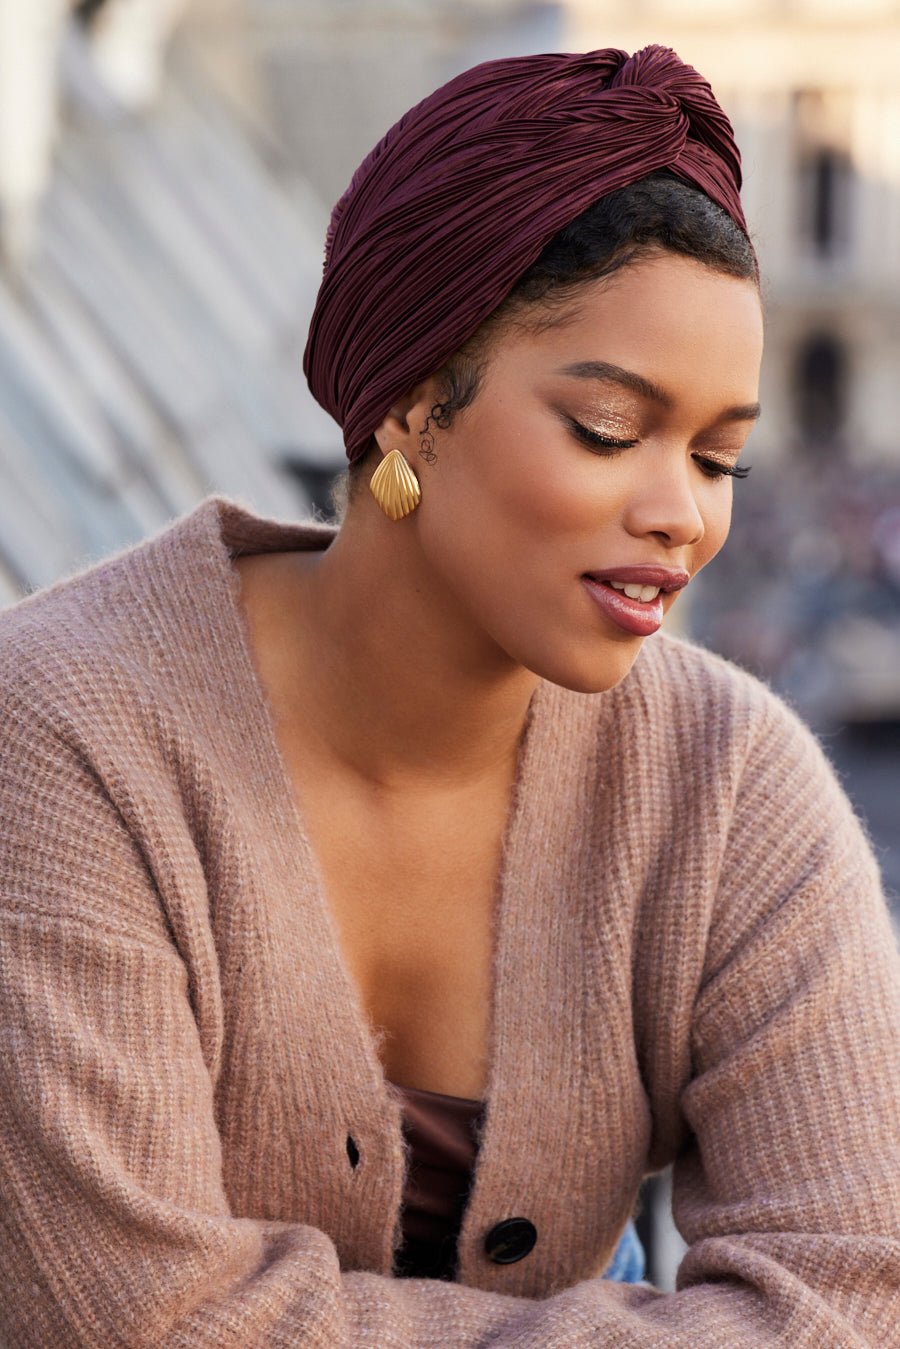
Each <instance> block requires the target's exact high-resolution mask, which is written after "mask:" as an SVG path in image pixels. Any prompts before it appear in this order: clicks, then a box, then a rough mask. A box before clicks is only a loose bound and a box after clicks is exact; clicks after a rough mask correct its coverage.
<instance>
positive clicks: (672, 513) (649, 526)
mask: <svg viewBox="0 0 900 1349" xmlns="http://www.w3.org/2000/svg"><path fill="white" fill-rule="evenodd" d="M698 472H699V470H698V469H697V466H696V465H695V464H694V463H693V461H692V460H690V459H689V458H687V456H683V455H681V454H678V455H676V454H675V453H673V452H669V453H667V454H664V455H659V456H656V457H655V458H654V461H653V463H652V465H651V466H649V468H648V466H647V465H646V463H645V466H644V472H643V473H642V474H641V478H640V481H639V482H637V483H636V484H635V487H634V491H633V492H632V494H631V497H630V498H629V502H628V506H627V509H626V518H625V526H626V528H627V529H628V532H629V533H630V534H633V535H634V536H635V538H646V537H647V535H649V534H652V535H654V536H655V537H656V538H658V539H660V540H661V541H662V542H663V543H665V544H667V545H669V546H671V547H685V546H687V545H689V544H697V543H699V542H700V540H701V539H702V538H703V535H704V533H705V529H706V526H705V524H704V520H703V515H702V513H701V511H700V507H699V506H698V504H697V496H696V484H695V483H694V481H693V476H692V475H694V474H696V473H698Z"/></svg>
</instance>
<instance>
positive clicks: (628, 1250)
mask: <svg viewBox="0 0 900 1349" xmlns="http://www.w3.org/2000/svg"><path fill="white" fill-rule="evenodd" d="M646 1268H647V1262H646V1259H645V1257H644V1248H643V1246H642V1245H641V1239H640V1237H639V1236H638V1234H637V1231H636V1229H635V1226H634V1223H631V1222H630V1223H629V1224H628V1226H627V1227H626V1228H625V1231H624V1232H623V1233H622V1235H621V1237H620V1238H619V1244H618V1246H617V1247H616V1249H615V1251H614V1252H613V1258H612V1259H611V1260H610V1262H609V1264H608V1265H607V1267H606V1269H605V1270H604V1272H603V1278H604V1279H615V1280H616V1282H617V1283H640V1282H641V1280H642V1279H643V1278H644V1274H645V1270H646Z"/></svg>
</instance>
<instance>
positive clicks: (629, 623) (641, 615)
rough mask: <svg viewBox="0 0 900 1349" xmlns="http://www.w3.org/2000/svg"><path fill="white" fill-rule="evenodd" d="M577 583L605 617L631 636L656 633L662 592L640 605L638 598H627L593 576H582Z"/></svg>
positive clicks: (658, 625)
mask: <svg viewBox="0 0 900 1349" xmlns="http://www.w3.org/2000/svg"><path fill="white" fill-rule="evenodd" d="M581 584H582V585H583V586H584V588H585V590H586V591H587V592H588V594H589V595H590V597H591V599H592V600H593V601H594V603H595V604H596V605H597V607H598V608H599V609H600V611H601V613H602V614H603V615H604V617H605V618H607V619H609V621H610V622H611V623H614V624H615V626H616V627H617V628H622V629H623V630H624V631H625V632H629V633H631V634H632V636H635V637H649V636H650V635H651V633H654V632H656V631H657V630H658V629H659V628H660V626H661V624H662V621H663V614H664V609H663V592H662V591H660V593H659V594H658V595H657V597H656V599H655V600H652V601H651V602H650V603H649V604H644V603H642V602H641V601H640V600H632V599H629V598H628V596H627V595H623V594H622V593H621V591H619V590H614V589H613V588H612V586H610V585H604V583H603V582H602V581H598V580H596V579H595V578H594V577H593V576H582V578H581Z"/></svg>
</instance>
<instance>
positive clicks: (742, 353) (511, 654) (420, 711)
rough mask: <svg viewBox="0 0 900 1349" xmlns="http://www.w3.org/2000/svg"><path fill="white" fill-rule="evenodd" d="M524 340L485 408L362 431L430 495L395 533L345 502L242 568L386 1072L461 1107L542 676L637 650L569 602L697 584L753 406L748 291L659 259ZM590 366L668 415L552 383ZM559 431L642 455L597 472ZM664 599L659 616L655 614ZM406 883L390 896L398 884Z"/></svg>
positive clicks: (752, 300) (554, 677)
mask: <svg viewBox="0 0 900 1349" xmlns="http://www.w3.org/2000/svg"><path fill="white" fill-rule="evenodd" d="M554 319H555V320H557V321H556V322H555V323H554V326H553V327H551V328H546V329H544V330H543V331H542V332H539V333H536V332H528V331H525V330H523V329H522V328H520V327H517V328H511V329H509V330H505V331H503V332H501V334H500V336H499V337H498V339H497V341H496V342H495V344H494V345H493V346H492V349H491V355H490V358H489V362H488V366H487V370H486V372H485V376H484V380H483V384H482V387H481V390H480V392H479V393H478V395H477V397H476V398H475V400H474V402H473V403H472V404H470V406H469V407H468V408H466V409H464V410H463V411H462V412H459V413H457V414H456V415H455V416H454V417H453V419H452V423H451V425H450V426H449V427H448V428H446V429H437V430H434V427H433V423H432V425H431V426H430V427H429V431H430V432H432V433H433V436H434V447H433V448H434V454H433V455H431V454H429V456H428V458H427V459H426V458H423V457H422V456H420V455H419V450H420V448H421V433H422V429H423V427H424V426H425V424H426V421H427V418H428V414H429V412H430V411H431V408H432V407H433V405H434V404H435V403H436V402H439V401H440V398H441V393H442V390H441V388H440V387H439V386H438V384H437V383H436V382H435V380H434V379H427V380H424V381H422V383H421V384H420V385H418V386H417V387H416V388H415V389H412V390H410V391H409V392H408V393H407V394H406V395H405V396H404V397H403V398H400V399H398V401H397V402H396V404H395V405H394V406H393V407H392V408H391V409H390V411H389V412H388V413H387V415H386V416H385V418H384V420H383V421H382V423H381V424H380V426H379V427H378V428H377V430H376V432H375V435H376V439H377V442H378V445H379V447H380V448H381V450H382V453H387V452H388V451H389V450H391V449H393V448H397V449H399V450H400V451H401V452H402V453H403V454H404V456H405V457H406V459H407V461H408V462H409V463H410V464H411V465H412V466H413V468H414V470H415V472H416V473H417V475H418V477H419V479H420V482H421V486H422V500H421V502H420V504H419V506H418V507H417V508H416V509H415V510H414V511H413V512H412V513H411V514H410V515H408V516H407V517H406V518H404V519H403V520H401V521H398V522H395V521H392V520H390V519H388V518H387V517H386V516H385V515H384V514H383V513H382V511H381V510H380V508H379V507H378V505H377V503H376V502H375V500H374V498H373V497H372V495H371V493H370V492H369V490H368V488H367V486H366V484H365V483H364V482H363V483H361V484H360V487H361V490H360V491H358V492H357V493H356V494H355V495H354V497H353V500H352V502H351V505H350V508H349V511H348V513H347V517H346V519H345V521H344V524H343V526H342V528H341V530H340V532H339V534H338V536H337V538H336V539H335V540H334V542H333V543H332V544H331V545H330V547H329V548H328V549H327V550H325V551H324V552H287V553H274V554H259V555H256V556H249V557H246V558H243V559H239V560H238V561H237V562H236V566H237V567H238V569H239V571H240V573H241V580H242V602H243V604H244V607H245V610H246V613H247V617H248V622H249V627H250V632H251V640H252V644H253V648H254V655H255V658H256V661H257V665H258V670H259V674H260V678H261V681H262V684H263V686H264V688H265V690H266V693H267V696H268V699H269V702H270V705H271V709H272V713H273V722H274V724H275V727H276V733H277V736H278V739H279V744H280V748H281V751H282V754H283V756H284V759H285V762H286V765H287V768H288V771H289V773H290V775H291V777H292V780H293V785H294V788H295V792H296V795H297V798H298V801H299V803H300V806H301V813H302V815H303V818H304V823H305V827H306V830H307V833H308V836H309V838H310V840H311V845H312V847H313V851H314V853H315V855H316V857H317V860H318V863H319V866H320V869H321V873H322V877H323V885H324V890H325V893H326V894H327V896H328V902H329V906H330V908H331V909H332V912H333V913H334V915H335V918H336V921H337V924H338V930H339V935H340V941H341V948H342V952H343V956H344V959H345V961H346V964H347V967H348V969H349V971H350V974H351V977H352V979H353V982H354V983H355V985H356V987H357V989H358V991H359V995H360V998H361V1002H362V1004H363V1007H364V1010H365V1013H366V1015H367V1017H368V1020H369V1023H370V1025H371V1026H372V1027H373V1029H374V1031H375V1033H376V1038H377V1040H378V1051H379V1054H380V1057H381V1061H382V1065H383V1067H384V1069H385V1073H386V1075H387V1076H388V1077H389V1078H390V1079H391V1080H393V1081H395V1082H399V1083H401V1084H403V1085H406V1086H418V1087H422V1088H424V1089H426V1090H429V1091H436V1092H443V1093H446V1094H448V1095H455V1096H462V1097H467V1098H470V1099H477V1098H480V1097H482V1096H483V1094H484V1091H485V1085H486V1072H487V1062H488V1043H489V1034H490V1024H491V1012H492V1007H491V990H492V979H491V966H490V953H491V941H492V932H493V919H494V913H493V904H494V880H495V877H496V873H497V866H498V861H499V850H500V843H501V839H502V834H503V828H504V824H505V821H506V819H507V813H508V807H509V800H510V788H511V785H512V782H513V780H514V775H515V767H516V759H517V751H518V746H519V742H520V738H521V732H522V727H523V724H524V720H525V716H526V712H527V707H528V702H529V699H530V697H531V694H532V692H533V690H534V688H535V686H536V684H537V682H538V680H539V679H540V678H544V679H548V680H550V681H552V682H555V683H557V684H561V685H563V686H565V687H567V688H570V689H574V690H579V691H583V692H589V693H597V692H602V691H604V690H606V689H609V688H611V687H613V686H614V685H615V684H617V683H618V682H619V681H620V680H621V679H622V678H623V677H624V676H625V675H626V674H627V673H628V671H629V669H630V668H631V666H632V665H633V663H634V660H635V658H636V656H637V654H638V651H639V649H640V646H641V643H642V642H643V641H653V640H654V637H653V636H650V637H638V636H634V635H631V634H629V633H627V632H624V631H623V630H622V629H621V628H619V627H617V626H616V625H614V624H613V623H612V622H611V621H610V620H609V619H608V618H607V617H606V616H605V614H604V613H603V612H602V611H601V610H600V608H599V607H598V606H597V604H596V603H595V601H594V600H593V599H592V598H591V596H590V594H589V593H588V590H587V589H586V587H585V585H584V584H583V583H582V581H581V579H580V578H581V575H582V573H583V572H585V571H586V570H602V569H605V568H608V567H614V566H627V565H629V564H635V563H640V562H646V563H658V564H661V565H663V566H667V567H673V568H675V567H682V568H684V569H685V570H687V571H688V572H689V573H691V575H694V574H696V572H698V571H699V570H700V568H701V567H704V566H706V565H707V563H708V562H710V561H711V559H712V558H713V557H714V556H715V554H716V553H717V552H718V550H719V549H720V548H721V547H722V544H723V543H724V542H725V538H726V536H727V533H728V528H729V523H730V518H731V497H732V486H731V481H730V479H728V478H727V477H723V478H719V479H713V478H711V477H709V476H708V475H707V473H705V472H704V471H703V469H702V468H701V467H700V466H699V465H698V463H697V462H696V458H695V456H696V455H698V454H702V455H703V456H704V457H705V458H710V459H717V460H718V461H719V462H722V463H726V464H735V463H736V462H737V460H738V456H739V453H740V450H741V447H742V445H743V443H744V441H745V440H746V438H747V436H748V434H749V431H750V429H751V426H752V418H750V417H749V416H746V415H745V416H743V417H742V418H741V419H735V418H734V417H733V416H730V415H727V414H728V413H729V410H732V409H734V408H735V407H737V406H744V407H745V410H746V405H748V404H753V403H755V401H756V398H757V386H758V379H759V366H760V357H761V352H762V315H761V307H760V300H759V296H758V292H757V290H756V288H755V287H754V285H753V284H752V283H750V282H747V281H743V280H738V279H735V278H733V277H729V276H723V275H721V274H719V273H716V272H713V271H711V270H710V269H708V268H706V267H704V266H702V265H701V264H699V263H695V262H692V261H689V260H686V259H684V258H680V257H677V256H675V255H672V254H664V255H661V256H658V257H653V258H650V259H646V260H643V261H641V262H640V263H636V264H631V265H629V266H628V267H627V268H624V269H622V270H621V271H619V272H618V273H616V274H614V275H613V276H612V277H611V278H607V279H605V280H603V281H601V282H597V283H593V284H591V285H589V286H586V287H584V288H583V289H581V290H580V291H579V293H578V295H577V297H576V298H575V299H573V301H572V303H570V304H568V305H567V306H566V308H565V309H564V310H562V311H554ZM586 361H591V362H598V361H602V362H608V363H612V364H614V365H616V366H618V367H622V368H624V369H626V370H629V371H631V372H634V373H636V374H638V375H640V376H641V377H642V378H643V379H644V380H649V381H652V382H653V383H654V384H655V385H658V386H659V387H660V389H661V390H662V391H664V392H665V396H666V401H665V402H661V401H660V400H659V399H657V398H650V397H646V396H642V395H641V394H639V393H638V392H635V391H634V390H633V389H627V388H625V387H623V386H622V385H621V384H620V383H612V382H609V381H597V380H594V379H585V378H580V377H576V376H573V375H565V374H560V373H557V372H558V371H559V370H560V368H561V367H564V366H567V365H570V364H572V363H576V362H586ZM567 418H569V419H575V420H577V421H579V422H582V423H584V424H585V425H587V426H588V427H590V428H592V429H593V430H595V431H598V432H602V433H603V434H605V435H608V436H611V437H614V438H616V439H620V438H621V439H627V440H629V441H632V440H633V441H634V442H635V443H634V444H633V445H632V446H631V447H630V448H628V449H625V450H622V451H621V452H619V453H617V454H615V455H614V456H613V457H606V456H604V455H601V454H598V453H597V452H596V451H595V450H594V449H592V448H590V447H589V446H588V445H586V444H585V443H583V441H581V440H579V439H578V438H577V437H576V435H575V434H574V433H573V430H572V428H571V425H570V424H569V422H567V420H566V419H567ZM678 602H679V601H678V596H677V595H671V596H669V597H668V598H667V599H666V600H665V607H666V609H668V608H671V607H672V605H673V604H676V603H678ZM398 877H402V881H403V883H402V885H398V883H397V881H398Z"/></svg>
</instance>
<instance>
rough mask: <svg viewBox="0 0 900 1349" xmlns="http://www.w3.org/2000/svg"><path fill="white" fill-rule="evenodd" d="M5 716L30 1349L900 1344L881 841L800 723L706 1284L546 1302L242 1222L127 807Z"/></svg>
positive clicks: (78, 762)
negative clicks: (873, 842) (390, 1270)
mask: <svg viewBox="0 0 900 1349" xmlns="http://www.w3.org/2000/svg"><path fill="white" fill-rule="evenodd" d="M2 711H3V729H2V733H0V820H2V829H0V1268H2V1270H3V1277H2V1279H0V1342H5V1344H6V1345H7V1346H9V1349H48V1347H49V1346H53V1349H66V1347H67V1346H73V1347H74V1346H84V1347H85V1349H112V1347H114V1346H127V1349H140V1346H148V1349H149V1347H150V1346H152V1347H153V1349H175V1347H176V1346H178V1349H182V1347H183V1349H206V1347H208V1349H212V1347H213V1346H215V1347H216V1349H222V1347H223V1346H229V1345H231V1346H235V1347H240V1349H250V1347H251V1346H259V1347H260V1349H262V1346H266V1349H280V1347H283V1349H287V1346H298V1345H304V1346H321V1349H340V1347H341V1346H355V1345H363V1344H366V1345H372V1346H377V1347H378V1349H388V1347H389V1346H396V1347H397V1349H407V1347H409V1349H412V1347H413V1346H421V1347H423V1349H424V1347H425V1346H434V1345H442V1346H444V1345H446V1346H451V1345H453V1346H461V1347H462V1346H470V1347H471V1349H474V1347H475V1346H485V1345H489V1344H490V1345H503V1346H517V1349H538V1346H540V1349H547V1346H560V1349H562V1346H565V1349H578V1347H579V1346H584V1347H585V1349H587V1346H606V1347H607V1349H621V1347H624V1346H635V1347H637V1346H659V1349H662V1346H683V1349H740V1347H741V1346H746V1349H753V1347H754V1346H759V1347H760V1349H762V1346H772V1345H780V1346H784V1349H804V1346H815V1347H816V1349H853V1347H854V1346H860V1347H862V1346H867V1347H868V1349H875V1347H876V1346H878V1347H879V1349H881V1347H882V1346H886V1345H890V1344H891V1343H895V1342H896V1338H895V1337H896V1326H897V1324H898V1323H900V1224H898V1215H900V1146H898V1145H900V1137H898V1101H900V1037H898V1029H900V1017H898V1010H900V971H898V957H897V952H896V946H895V943H894V939H893V936H892V932H891V928H890V925H889V922H888V918H887V913H886V908H885V905H884V900H883V898H882V896H881V893H880V887H879V881H878V875H877V869H876V866H875V864H874V861H873V858H872V854H871V851H870V849H869V846H868V844H867V842H866V840H865V838H864V836H863V834H862V831H861V829H860V827H859V825H858V823H857V821H856V820H855V817H854V816H853V813H852V811H851V810H850V808H849V805H848V803H847V801H846V798H845V797H844V796H843V794H842V793H841V791H840V789H839V787H838V785H837V783H836V782H835V780H834V777H833V775H832V774H831V772H830V770H829V769H828V767H827V765H826V764H825V761H824V759H823V757H822V755H821V752H820V750H819V748H818V746H817V744H816V743H815V741H814V740H813V738H812V736H811V735H810V734H809V733H808V732H807V731H806V730H805V729H804V728H803V727H802V726H801V725H800V723H799V722H798V721H797V720H796V718H794V717H793V715H792V714H790V713H789V712H787V710H786V709H784V708H783V707H782V705H781V704H778V703H777V702H775V700H773V701H772V704H771V706H770V707H769V708H768V710H767V711H766V713H765V716H764V718H763V719H762V720H761V722H760V728H759V730H758V732H757V733H756V736H755V738H754V741H753V748H752V751H751V752H750V754H749V756H748V758H747V762H746V765H745V768H744V771H743V774H742V776H741V786H740V791H739V793H738V796H737V799H736V802H735V808H734V814H733V821H732V828H731V833H730V836H729V838H728V841H727V847H726V850H725V854H724V858H723V867H722V877H721V891H720V895H719V900H718V903H717V907H716V913H715V917H714V922H713V927H712V930H711V932H710V939H709V944H708V959H707V968H706V971H705V974H704V979H703V982H702V987H701V989H700V992H699V997H698V999H697V1003H696V1008H695V1014H694V1022H693V1027H692V1043H693V1054H694V1072H693V1076H692V1080H691V1082H690V1084H689V1085H688V1086H687V1088H686V1090H685V1092H684V1099H683V1110H684V1114H685V1116H686V1119H687V1120H688V1122H689V1124H690V1128H691V1130H692V1135H691V1138H692V1141H691V1145H690V1147H689V1148H688V1149H687V1150H686V1151H685V1152H684V1154H683V1155H682V1157H681V1158H680V1159H679V1162H678V1164H677V1168H676V1214H677V1217H678V1221H679V1223H680V1225H681V1226H682V1229H683V1230H684V1232H685V1234H686V1236H687V1238H688V1240H689V1241H690V1243H691V1245H690V1250H689V1252H688V1254H687V1256H686V1258H685V1260H684V1263H683V1265H682V1267H681V1271H680V1274H679V1291H677V1292H676V1293H674V1294H670V1295H664V1294H661V1293H659V1292H658V1291H657V1290H654V1289H650V1288H646V1287H639V1286H638V1287H625V1286H621V1285H616V1284H612V1283H609V1282H607V1281H604V1280H602V1279H600V1278H592V1279H587V1280H582V1281H581V1282H579V1283H577V1284H574V1285H573V1286H571V1287H569V1288H566V1289H564V1290H563V1291H561V1292H558V1293H555V1294H554V1295H553V1296H551V1297H548V1298H546V1299H540V1300H538V1299H535V1300H532V1299H527V1298H522V1297H513V1296H510V1295H507V1294H504V1293H498V1292H491V1291H486V1290H482V1289H477V1288H473V1287H468V1286H463V1285H459V1284H450V1283H441V1282H435V1281H428V1280H400V1279H393V1278H390V1277H388V1276H385V1275H382V1274H375V1273H368V1272H359V1271H356V1272H342V1270H341V1268H340V1264H339V1261H338V1258H337V1254H336V1250H335V1247H334V1245H333V1243H332V1241H331V1240H330V1238H329V1237H328V1235H327V1234H326V1233H325V1232H323V1231H321V1230H318V1229H317V1228H315V1227H312V1226H308V1225H304V1224H301V1223H289V1222H267V1221H263V1220H256V1219H248V1218H240V1217H235V1216H232V1214H231V1213H230V1211H229V1205H228V1201H227V1197H226V1193H225V1188H224V1186H223V1181H222V1157H221V1145H220V1138H219V1133H218V1131H217V1126H216V1117H215V1108H214V1092H213V1085H212V1081H211V1076H210V1062H209V1055H208V1052H207V1051H206V1047H205V1046H204V1045H203V1044H202V1043H201V1038H200V1035H199V1034H198V1029H197V1020H196V1015H195V1011H196V1009H195V1006H194V997H195V993H196V990H195V989H194V988H192V987H191V983H190V981H189V979H188V977H187V973H186V968H185V966H184V964H183V962H182V960H181V958H180V956H179V953H178V948H177V944H176V943H175V941H174V940H173V935H172V933H171V932H170V931H169V929H168V927H167V922H166V917H165V913H164V911H163V908H162V906H161V904H160V902H159V895H158V893H157V889H156V882H155V879H154V876H153V874H152V869H151V868H150V867H149V866H148V864H147V859H146V857H145V856H144V854H143V852H142V849H141V847H140V846H139V841H138V840H137V839H136V838H135V836H134V834H133V832H132V830H131V828H130V825H129V820H128V818H127V810H123V803H122V798H121V796H120V795H119V794H118V793H117V792H114V791H111V784H110V783H109V782H108V781H105V780H104V776H103V773H101V772H100V771H98V768H97V766H96V765H95V764H94V763H93V762H92V761H91V757H90V753H89V751H88V750H87V749H86V748H85V745H84V744H83V743H82V742H81V741H80V739H79V738H78V736H77V735H75V734H74V733H73V732H72V731H71V729H68V728H67V727H66V726H65V725H62V724H60V723H59V722H55V721H54V719H53V718H52V717H51V716H49V715H46V714H44V713H42V711H41V709H40V706H39V704H37V703H34V704H33V703H32V702H31V701H30V700H29V698H28V697H27V696H25V695H24V694H23V692H22V690H21V689H17V690H15V691H11V692H10V691H7V692H6V693H5V694H4V695H3V707H2ZM309 1164H310V1165H314V1159H310V1163H309Z"/></svg>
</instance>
